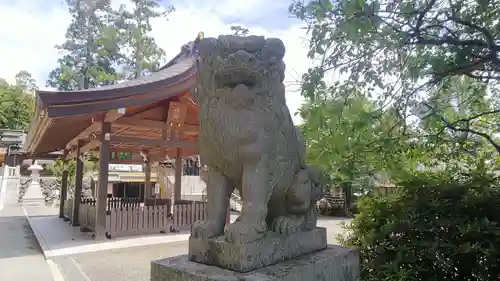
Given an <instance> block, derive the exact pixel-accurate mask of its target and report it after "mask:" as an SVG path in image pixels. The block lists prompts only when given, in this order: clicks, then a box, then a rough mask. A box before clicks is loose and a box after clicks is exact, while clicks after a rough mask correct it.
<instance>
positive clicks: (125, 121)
mask: <svg viewBox="0 0 500 281" xmlns="http://www.w3.org/2000/svg"><path fill="white" fill-rule="evenodd" d="M164 124H165V123H164V122H163V121H155V120H147V119H139V118H134V117H122V118H120V119H117V120H116V121H115V122H113V124H112V125H113V126H114V127H131V128H138V129H158V130H161V129H163V127H164V126H165V125H164ZM184 130H185V131H195V132H198V131H199V130H200V127H199V126H197V125H187V124H185V125H184Z"/></svg>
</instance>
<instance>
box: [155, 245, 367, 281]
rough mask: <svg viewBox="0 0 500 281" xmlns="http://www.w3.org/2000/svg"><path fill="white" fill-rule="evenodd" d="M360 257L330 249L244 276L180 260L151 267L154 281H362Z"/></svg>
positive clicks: (355, 254) (163, 261)
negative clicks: (360, 280) (360, 279)
mask: <svg viewBox="0 0 500 281" xmlns="http://www.w3.org/2000/svg"><path fill="white" fill-rule="evenodd" d="M359 273H360V265H359V256H358V253H357V252H356V251H355V250H353V249H349V248H345V247H341V246H336V245H329V246H328V247H327V248H326V249H325V250H322V251H319V252H315V253H311V254H307V255H303V256H300V257H298V258H295V259H291V260H287V261H284V262H281V263H278V264H275V265H271V266H266V267H263V268H259V269H257V270H254V271H250V272H246V273H241V272H235V271H231V270H227V269H223V268H220V267H217V266H213V265H206V264H201V263H197V262H192V261H189V260H188V256H186V255H184V256H178V257H173V258H167V259H163V260H157V261H153V262H152V263H151V281H359V278H360V275H359Z"/></svg>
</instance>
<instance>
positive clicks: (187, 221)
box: [106, 202, 206, 237]
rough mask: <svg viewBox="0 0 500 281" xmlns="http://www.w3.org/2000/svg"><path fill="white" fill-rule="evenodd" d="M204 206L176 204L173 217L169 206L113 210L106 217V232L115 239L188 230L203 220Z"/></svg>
mask: <svg viewBox="0 0 500 281" xmlns="http://www.w3.org/2000/svg"><path fill="white" fill-rule="evenodd" d="M205 206H206V203H205V202H196V203H192V204H179V205H178V204H176V205H174V213H173V215H172V214H171V213H170V207H169V205H157V206H139V207H129V208H114V209H111V211H110V214H109V215H108V216H107V217H106V232H107V233H108V235H110V236H111V237H115V236H127V235H137V234H152V233H166V232H170V231H171V230H172V229H175V230H177V231H182V230H188V229H189V228H190V227H191V225H192V224H193V222H195V221H197V220H202V219H204V218H205Z"/></svg>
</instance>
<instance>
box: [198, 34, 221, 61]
mask: <svg viewBox="0 0 500 281" xmlns="http://www.w3.org/2000/svg"><path fill="white" fill-rule="evenodd" d="M195 47H196V49H197V50H198V52H199V54H200V57H201V58H202V59H205V58H209V57H211V56H213V55H214V53H215V51H216V49H217V39H215V38H205V39H202V40H200V41H198V42H196V43H195Z"/></svg>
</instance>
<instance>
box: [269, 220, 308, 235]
mask: <svg viewBox="0 0 500 281" xmlns="http://www.w3.org/2000/svg"><path fill="white" fill-rule="evenodd" d="M303 223H304V219H303V218H298V217H297V218H290V217H285V216H281V217H277V218H276V219H274V222H273V231H274V232H276V233H279V234H284V235H288V234H292V233H297V232H299V231H300V230H301V229H302V225H303Z"/></svg>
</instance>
